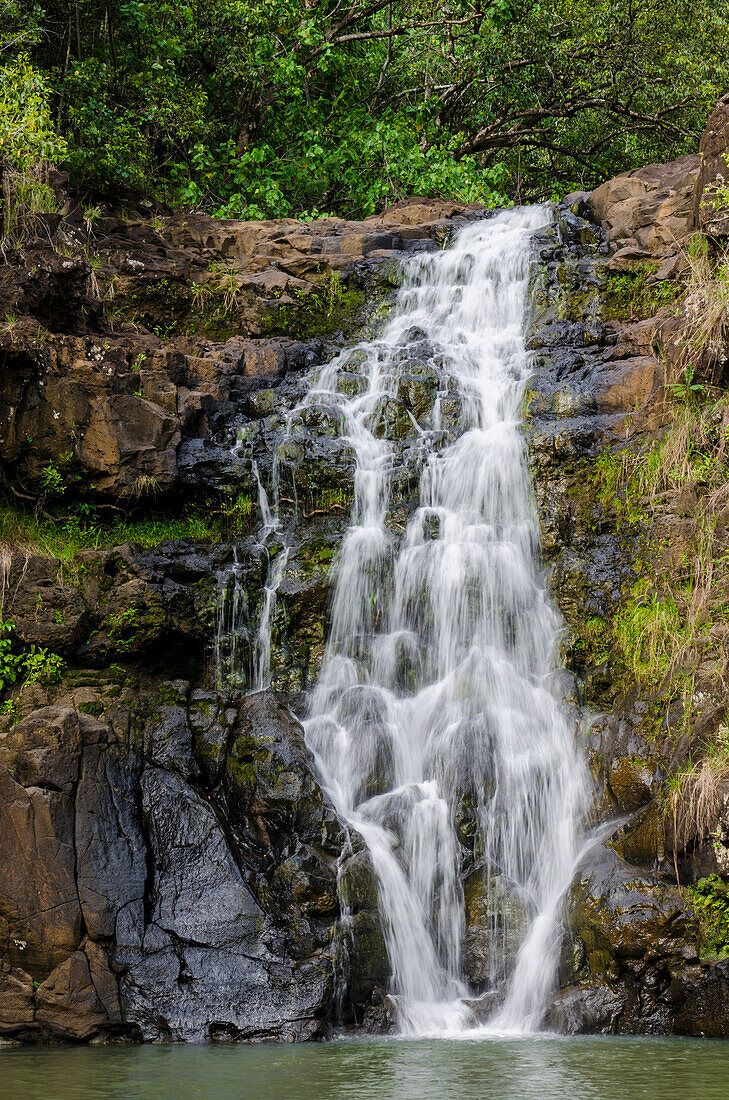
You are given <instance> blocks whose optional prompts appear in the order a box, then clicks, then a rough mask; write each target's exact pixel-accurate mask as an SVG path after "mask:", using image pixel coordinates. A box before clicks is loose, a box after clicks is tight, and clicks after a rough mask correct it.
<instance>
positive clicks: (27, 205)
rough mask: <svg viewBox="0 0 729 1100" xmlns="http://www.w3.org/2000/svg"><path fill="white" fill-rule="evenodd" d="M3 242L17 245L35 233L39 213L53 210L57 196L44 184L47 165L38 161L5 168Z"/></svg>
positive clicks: (51, 212) (56, 203) (52, 211)
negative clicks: (28, 166)
mask: <svg viewBox="0 0 729 1100" xmlns="http://www.w3.org/2000/svg"><path fill="white" fill-rule="evenodd" d="M2 202H3V243H4V244H7V245H9V246H10V247H12V248H18V247H19V246H20V245H22V244H23V242H24V241H25V240H26V239H27V238H28V237H32V236H35V235H37V233H38V231H39V229H40V227H41V220H40V215H42V214H57V213H58V212H59V205H58V199H57V198H56V195H55V192H54V191H53V188H52V187H50V186H49V185H48V166H47V165H46V164H44V163H43V162H42V161H38V163H37V164H36V165H34V166H33V167H32V168H28V169H26V170H25V171H18V170H16V169H12V168H6V169H5V171H4V172H3V182H2Z"/></svg>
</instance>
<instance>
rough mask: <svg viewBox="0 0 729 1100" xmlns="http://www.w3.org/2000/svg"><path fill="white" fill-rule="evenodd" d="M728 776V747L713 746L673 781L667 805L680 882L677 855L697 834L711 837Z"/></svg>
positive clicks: (675, 865) (676, 868)
mask: <svg viewBox="0 0 729 1100" xmlns="http://www.w3.org/2000/svg"><path fill="white" fill-rule="evenodd" d="M727 779H729V748H728V747H727V745H726V744H724V743H722V744H715V745H712V746H710V748H709V755H707V756H706V758H705V759H704V760H702V761H701V762H700V763H697V764H694V765H693V766H692V767H691V768H689V769H688V770H687V771H684V772H679V774H678V775H676V776H674V777H673V778H672V780H671V783H670V787H669V792H668V801H667V806H666V818H667V822H670V825H671V847H672V850H673V867H674V872H675V875H676V882H677V883H678V882H679V874H678V854H679V852H682V851H684V850H685V848H686V847H687V846H688V845H689V844H690V843H691V841H692V840H693V839H694V838H696V837H698V838H700V839H703V838H704V837H706V836H710V835H711V833H712V832H713V831H714V829H715V828H716V824H717V820H718V818H719V815H720V813H721V811H722V808H723V805H724V790H723V788H722V783H723V782H725V781H726V780H727Z"/></svg>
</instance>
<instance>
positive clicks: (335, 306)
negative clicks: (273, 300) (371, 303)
mask: <svg viewBox="0 0 729 1100" xmlns="http://www.w3.org/2000/svg"><path fill="white" fill-rule="evenodd" d="M294 296H295V299H296V300H295V301H294V302H292V303H288V302H287V303H284V304H283V305H281V306H280V307H279V308H278V309H277V310H276V312H275V313H272V314H269V315H268V316H267V317H265V318H264V319H263V324H264V328H265V331H266V332H284V333H285V334H286V335H287V336H293V337H296V338H298V339H302V340H304V339H307V338H308V337H312V336H318V337H320V338H321V337H325V336H328V335H330V333H332V332H336V331H337V330H338V329H341V328H347V327H348V326H349V325H351V324H352V323H353V322H354V321H355V319H356V317H357V315H358V312H359V310H360V308H361V306H362V303H363V301H364V295H363V294H361V293H360V291H358V290H352V289H348V288H347V286H346V285H345V283H344V282H343V281H342V279H341V277H340V276H339V275H338V274H337V273H336V272H332V274H331V275H328V276H327V277H326V278H325V279H324V282H323V284H322V286H321V287H318V288H317V289H316V290H314V291H312V292H310V293H309V294H303V293H301V292H296V291H295V292H294Z"/></svg>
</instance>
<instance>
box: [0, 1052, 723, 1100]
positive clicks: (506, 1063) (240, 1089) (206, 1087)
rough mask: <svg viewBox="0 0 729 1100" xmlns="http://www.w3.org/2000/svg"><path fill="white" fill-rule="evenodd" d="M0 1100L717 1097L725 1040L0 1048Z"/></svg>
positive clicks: (682, 1099) (706, 1099)
mask: <svg viewBox="0 0 729 1100" xmlns="http://www.w3.org/2000/svg"><path fill="white" fill-rule="evenodd" d="M0 1097H2V1100H16V1098H17V1100H36V1098H37V1100H122V1098H123V1100H163V1098H164V1100H166V1098H167V1097H170V1098H174V1100H197V1098H198V1097H203V1098H205V1100H223V1098H226V1100H227V1098H232V1100H238V1098H245V1100H248V1098H249V1097H250V1098H251V1100H253V1098H255V1100H289V1098H293V1097H296V1098H298V1097H306V1098H309V1097H311V1098H312V1100H340V1098H342V1100H344V1098H347V1100H360V1098H361V1100H384V1098H387V1100H390V1098H392V1100H450V1098H453V1100H527V1098H528V1100H532V1098H534V1100H553V1098H555V1097H559V1098H560V1100H561V1098H562V1097H569V1098H570V1100H633V1098H634V1097H650V1098H651V1100H699V1098H700V1100H727V1097H729V1042H724V1041H712V1040H701V1039H597V1038H595V1039H559V1038H536V1039H529V1040H484V1039H481V1040H478V1041H464V1042H449V1041H447V1040H417V1041H398V1040H370V1041H349V1042H334V1043H326V1044H312V1045H308V1046H283V1045H274V1044H271V1045H263V1046H230V1047H209V1046H199V1047H194V1046H154V1047H142V1046H139V1047H134V1046H131V1047H122V1046H120V1047H55V1048H46V1049H43V1048H28V1047H24V1048H22V1047H4V1048H1V1049H0Z"/></svg>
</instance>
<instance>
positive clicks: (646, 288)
mask: <svg viewBox="0 0 729 1100" xmlns="http://www.w3.org/2000/svg"><path fill="white" fill-rule="evenodd" d="M657 270H658V269H657V266H656V265H655V264H650V263H645V264H639V265H638V266H637V267H636V268H635V269H634V270H633V271H630V272H626V273H625V274H623V275H610V276H608V278H607V280H606V283H605V299H604V300H605V303H606V313H607V316H608V317H614V318H616V319H617V320H621V321H637V320H641V319H642V318H644V317H653V316H654V315H655V314H656V313H657V312H658V310H659V309H661V308H662V307H663V306H671V305H675V304H676V302H677V300H678V298H679V297H680V295H681V292H682V288H681V286H680V284H679V283H677V282H675V281H673V280H670V279H659V280H655V279H654V276H655V274H656V271H657ZM651 280H653V281H651Z"/></svg>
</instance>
